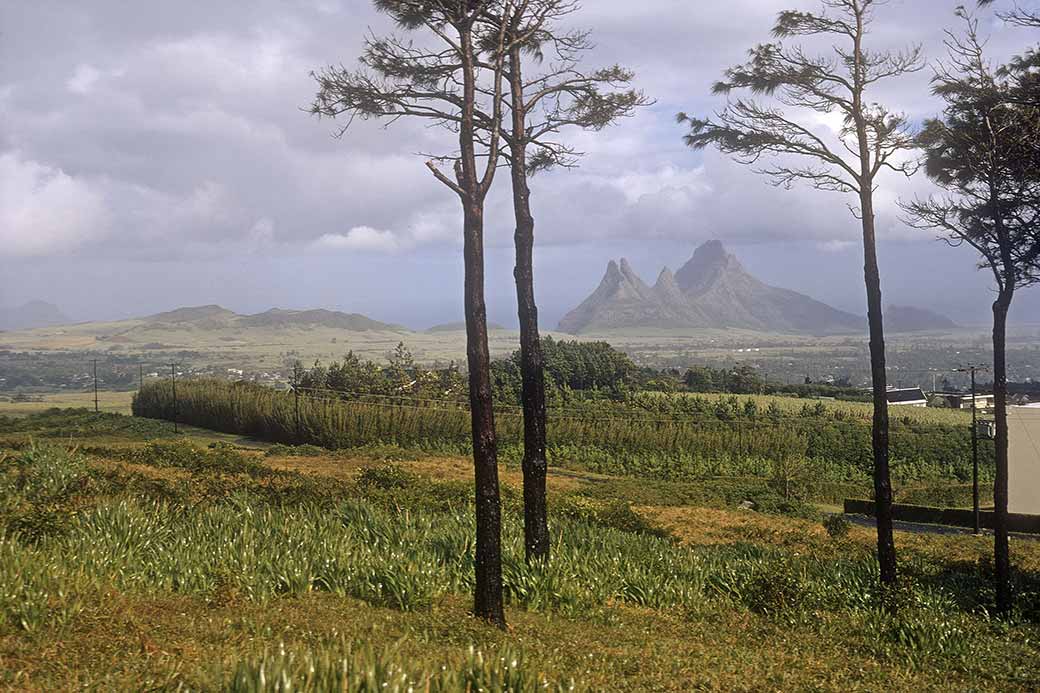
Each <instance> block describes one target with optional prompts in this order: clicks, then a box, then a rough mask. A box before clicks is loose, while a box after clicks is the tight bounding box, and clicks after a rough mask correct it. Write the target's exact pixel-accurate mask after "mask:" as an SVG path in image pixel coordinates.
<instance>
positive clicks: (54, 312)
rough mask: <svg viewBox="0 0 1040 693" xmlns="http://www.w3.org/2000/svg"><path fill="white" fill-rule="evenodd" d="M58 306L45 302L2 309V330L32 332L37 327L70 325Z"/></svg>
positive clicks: (0, 309) (0, 323)
mask: <svg viewBox="0 0 1040 693" xmlns="http://www.w3.org/2000/svg"><path fill="white" fill-rule="evenodd" d="M70 322H72V320H70V319H69V318H68V316H66V315H65V314H64V313H62V312H61V309H60V308H58V306H56V305H54V304H52V303H47V302H45V301H29V302H28V303H26V304H24V305H21V306H17V307H15V308H0V330H31V329H34V328H37V327H52V326H54V325H68V324H69V323H70Z"/></svg>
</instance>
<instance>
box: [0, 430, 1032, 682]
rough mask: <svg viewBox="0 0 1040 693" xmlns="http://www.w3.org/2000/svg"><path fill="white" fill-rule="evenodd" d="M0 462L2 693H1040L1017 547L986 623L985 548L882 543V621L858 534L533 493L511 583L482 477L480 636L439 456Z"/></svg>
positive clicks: (611, 480)
mask: <svg viewBox="0 0 1040 693" xmlns="http://www.w3.org/2000/svg"><path fill="white" fill-rule="evenodd" d="M70 435H71V437H72V438H73V442H74V445H70V444H69V439H70ZM0 456H2V458H3V461H2V463H0V486H2V492H3V493H2V494H0V498H2V499H3V502H2V504H0V528H2V530H3V531H2V537H3V538H2V539H0V554H2V558H3V560H2V561H0V686H3V687H8V688H13V689H19V690H66V689H70V688H88V689H91V690H120V691H121V690H141V689H150V690H232V691H261V690H263V691H275V690H279V691H288V690H294V691H296V690H300V691H308V690H312V691H318V690H343V689H345V688H346V689H349V690H358V691H374V690H385V691H398V692H403V691H406V690H422V691H425V690H431V691H462V690H476V689H478V688H479V689H481V690H488V691H503V690H506V689H508V690H513V691H534V690H585V691H600V690H617V691H651V690H675V691H688V690H720V691H734V690H736V691H740V690H747V691H751V690H755V691H758V690H807V689H812V690H835V691H838V690H841V691H873V690H880V689H893V688H901V689H906V690H915V691H918V690H920V691H930V690H934V691H945V690H979V691H987V690H992V691H1015V690H1022V691H1025V690H1034V689H1035V688H1036V687H1037V686H1038V685H1040V657H1038V655H1040V651H1038V650H1040V647H1038V646H1037V642H1040V641H1038V635H1040V626H1038V625H1037V623H1038V621H1040V612H1037V610H1036V605H1037V603H1040V602H1038V600H1037V596H1038V595H1040V544H1038V543H1037V542H1034V541H1028V540H1020V539H1016V540H1014V542H1013V548H1012V552H1013V558H1014V561H1015V563H1016V566H1017V568H1018V572H1017V573H1016V585H1017V590H1018V592H1017V594H1018V607H1017V608H1016V611H1015V615H1014V617H1013V619H1012V620H1010V621H1008V622H999V621H994V620H992V619H990V618H988V617H986V616H985V613H984V612H985V609H986V608H987V604H988V602H989V600H990V599H991V595H990V594H989V587H988V585H989V579H990V576H989V571H990V567H989V561H988V556H989V553H990V544H989V541H988V540H987V539H985V538H975V537H970V536H927V535H916V534H915V535H908V534H904V533H901V532H897V546H898V548H899V551H900V559H901V561H902V568H903V584H904V587H903V588H902V591H901V592H900V593H899V597H898V603H899V604H900V607H901V609H900V611H899V613H898V615H895V616H893V615H889V614H887V612H885V611H884V610H882V609H881V608H880V604H879V600H878V595H877V586H876V584H875V581H874V572H875V570H876V566H875V564H874V561H873V559H872V548H873V536H872V533H871V532H870V531H869V530H867V529H864V528H860V527H856V526H852V527H849V526H846V525H841V524H840V523H834V522H828V523H826V528H825V525H824V523H823V522H822V520H823V519H824V518H823V517H822V516H821V515H819V514H818V513H813V512H811V511H807V510H806V509H805V508H801V509H800V510H798V511H797V512H796V513H795V515H792V514H791V513H790V511H789V510H785V509H784V508H781V507H779V505H780V504H774V506H773V507H774V509H772V510H770V509H769V508H768V507H766V506H768V504H765V503H763V504H762V505H763V508H764V509H765V510H767V511H764V512H753V511H747V510H740V509H738V505H739V504H740V502H741V501H742V500H744V499H746V498H747V496H748V494H750V493H754V492H756V490H757V492H758V493H760V494H761V496H762V497H763V498H764V497H765V495H767V494H769V493H775V491H773V490H771V489H769V488H767V487H766V486H765V485H764V484H760V483H758V482H757V481H756V480H755V479H753V478H732V477H730V478H714V479H708V478H705V479H701V480H700V481H698V482H687V481H665V480H656V481H651V480H643V479H635V478H632V477H629V476H617V475H614V476H612V475H604V474H596V473H591V472H588V471H575V470H567V469H553V470H552V472H551V474H550V480H549V490H550V512H551V523H552V524H551V527H552V534H553V561H552V563H551V564H550V565H549V566H547V567H545V566H538V567H529V566H526V565H525V564H524V562H523V547H522V528H521V514H520V490H519V489H520V484H519V481H520V475H519V470H518V469H517V468H516V467H515V466H513V465H512V464H506V465H504V466H503V467H502V478H503V493H504V549H505V565H504V579H505V584H506V592H507V599H508V607H507V617H508V619H509V622H510V630H509V631H507V632H501V631H498V630H496V629H493V628H489V627H486V626H483V625H481V624H480V623H479V622H476V621H474V620H472V619H471V618H469V617H468V615H467V609H468V606H469V597H468V593H469V590H470V588H471V580H472V577H471V574H472V557H471V555H470V553H469V552H470V551H471V546H472V543H471V542H472V540H471V535H472V532H473V527H472V506H471V500H470V499H471V495H472V490H471V484H472V474H471V470H470V466H469V462H468V461H467V460H466V459H465V458H463V457H460V456H458V455H445V454H439V455H435V454H431V453H427V452H423V451H422V450H419V449H408V448H404V447H400V446H393V445H389V444H383V445H369V446H367V447H365V448H359V449H353V450H343V451H340V452H328V451H323V450H320V449H317V448H307V447H303V448H301V447H291V446H278V445H276V446H268V447H266V448H264V449H261V448H260V447H259V446H257V447H250V448H243V447H240V446H236V445H231V444H228V443H227V442H221V439H220V437H219V436H213V435H210V434H205V433H203V432H200V431H196V430H194V429H192V430H190V432H189V433H188V434H186V435H180V436H175V435H174V434H173V433H172V429H171V427H170V426H169V424H167V423H164V422H160V421H151V420H147V419H130V418H127V417H122V416H116V415H107V414H103V415H101V416H94V415H93V414H92V413H89V412H65V413H59V412H49V413H47V414H37V415H32V416H26V417H20V418H17V419H11V418H8V419H0ZM630 501H634V502H630ZM796 515H800V516H796ZM828 528H829V529H828Z"/></svg>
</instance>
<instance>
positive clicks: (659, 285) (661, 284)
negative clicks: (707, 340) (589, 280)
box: [559, 241, 866, 334]
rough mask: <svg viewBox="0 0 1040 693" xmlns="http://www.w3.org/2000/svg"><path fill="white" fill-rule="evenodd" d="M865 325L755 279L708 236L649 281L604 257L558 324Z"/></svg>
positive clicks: (776, 328) (834, 330)
mask: <svg viewBox="0 0 1040 693" xmlns="http://www.w3.org/2000/svg"><path fill="white" fill-rule="evenodd" d="M865 327H866V321H865V320H864V319H863V318H862V317H860V316H858V315H853V314H851V313H846V312H844V311H841V310H838V309H837V308H832V307H831V306H828V305H827V304H825V303H822V302H820V301H817V300H815V299H813V298H810V297H808V296H805V295H804V294H800V293H797V292H795V291H791V290H789V289H781V288H777V287H773V286H769V285H767V284H765V283H763V282H761V281H759V280H758V279H756V278H755V277H753V276H751V275H750V274H749V273H748V272H747V270H745V269H744V267H743V266H742V265H741V264H740V261H739V260H737V258H736V256H734V255H731V254H730V253H728V252H727V251H726V249H725V247H724V246H723V245H722V243H721V242H720V241H709V242H707V243H705V244H703V245H702V246H700V247H699V248H697V250H696V251H695V252H694V254H693V257H692V258H690V260H689V262H687V263H686V264H685V265H683V266H682V267H681V268H680V269H679V270H678V271H677V272H676V273H675V274H674V275H673V274H672V272H671V270H669V269H668V268H665V269H663V270H662V271H661V274H660V275H659V276H658V278H657V282H656V283H655V284H654V285H653V286H649V285H647V284H646V283H645V282H643V280H642V279H640V277H639V276H638V275H637V274H636V273H635V272H634V271H633V270H632V267H631V266H630V265H629V264H628V262H627V261H626V260H624V259H622V260H621V262H620V264H619V263H616V262H614V261H611V262H610V263H609V264H608V265H607V271H606V273H605V274H604V276H603V279H602V280H601V281H600V284H599V286H598V287H597V288H596V290H595V291H594V292H593V293H592V294H591V295H590V296H589V297H588V298H587V299H585V300H584V301H583V302H582V303H581V305H579V306H578V307H577V308H575V309H574V310H572V311H571V312H570V313H568V314H567V315H565V316H564V318H563V319H562V320H561V321H560V327H559V329H560V330H561V331H563V332H569V333H572V334H580V333H583V332H595V331H604V330H615V329H623V328H665V329H679V328H714V329H723V328H738V329H747V330H757V331H762V332H788V333H808V334H842V333H853V332H859V331H861V330H863V329H865Z"/></svg>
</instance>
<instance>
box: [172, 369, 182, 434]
mask: <svg viewBox="0 0 1040 693" xmlns="http://www.w3.org/2000/svg"><path fill="white" fill-rule="evenodd" d="M170 380H171V383H172V385H173V432H174V433H180V431H179V430H177V364H176V363H171V364H170Z"/></svg>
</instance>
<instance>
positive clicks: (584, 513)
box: [550, 493, 671, 537]
mask: <svg viewBox="0 0 1040 693" xmlns="http://www.w3.org/2000/svg"><path fill="white" fill-rule="evenodd" d="M550 512H552V513H554V514H556V515H559V516H561V517H568V518H571V519H574V520H580V521H582V522H588V523H590V524H594V525H599V526H600V527H608V528H610V529H616V530H618V531H621V532H630V533H633V534H647V535H650V536H656V537H669V536H671V535H670V534H669V533H668V532H667V531H666V530H664V529H661V528H659V527H655V526H654V525H653V524H651V523H650V522H648V521H647V520H646V518H644V517H643V516H642V515H640V514H639V513H637V512H636V511H635V510H633V509H632V506H631V505H630V504H628V503H626V502H625V501H622V500H618V499H612V500H600V499H595V498H589V497H588V496H585V495H582V494H577V493H574V494H567V495H564V496H561V497H560V498H559V500H557V501H556V502H555V503H554V504H553V507H552V508H551V511H550Z"/></svg>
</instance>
